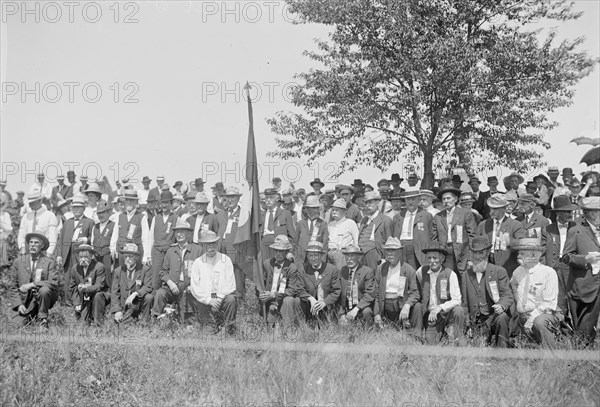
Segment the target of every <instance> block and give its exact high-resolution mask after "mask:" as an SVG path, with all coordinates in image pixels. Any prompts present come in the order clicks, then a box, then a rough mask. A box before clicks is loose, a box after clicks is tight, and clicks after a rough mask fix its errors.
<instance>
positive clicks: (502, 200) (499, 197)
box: [486, 194, 508, 209]
mask: <svg viewBox="0 0 600 407" xmlns="http://www.w3.org/2000/svg"><path fill="white" fill-rule="evenodd" d="M486 203H487V205H488V206H489V207H490V208H495V209H496V208H504V207H506V206H508V200H507V199H506V196H504V194H494V195H492V196H490V197H489V198H488V199H487V200H486Z"/></svg>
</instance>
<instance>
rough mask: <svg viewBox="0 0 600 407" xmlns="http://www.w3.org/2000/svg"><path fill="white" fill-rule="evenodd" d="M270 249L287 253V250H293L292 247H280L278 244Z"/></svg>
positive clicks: (274, 244)
mask: <svg viewBox="0 0 600 407" xmlns="http://www.w3.org/2000/svg"><path fill="white" fill-rule="evenodd" d="M269 247H270V248H271V249H273V250H281V251H287V250H291V249H292V245H279V244H276V243H273V244H272V245H270V246H269Z"/></svg>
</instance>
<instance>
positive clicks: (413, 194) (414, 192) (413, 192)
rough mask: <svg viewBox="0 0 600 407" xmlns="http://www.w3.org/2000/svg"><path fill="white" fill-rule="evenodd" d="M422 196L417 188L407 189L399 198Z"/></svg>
mask: <svg viewBox="0 0 600 407" xmlns="http://www.w3.org/2000/svg"><path fill="white" fill-rule="evenodd" d="M420 195H422V193H421V191H419V188H417V187H408V188H406V189H405V190H404V192H403V193H402V196H401V198H416V197H418V196H420Z"/></svg>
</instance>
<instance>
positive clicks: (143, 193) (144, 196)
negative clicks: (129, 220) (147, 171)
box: [138, 175, 152, 204]
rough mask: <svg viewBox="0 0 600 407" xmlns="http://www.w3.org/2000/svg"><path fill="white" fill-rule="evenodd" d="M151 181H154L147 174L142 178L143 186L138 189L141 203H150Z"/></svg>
mask: <svg viewBox="0 0 600 407" xmlns="http://www.w3.org/2000/svg"><path fill="white" fill-rule="evenodd" d="M151 182H152V180H151V179H150V177H149V176H147V175H146V176H144V178H142V186H143V188H142V189H139V190H138V197H139V198H140V203H141V204H145V203H148V195H149V194H150V183H151Z"/></svg>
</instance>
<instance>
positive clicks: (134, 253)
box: [119, 250, 140, 256]
mask: <svg viewBox="0 0 600 407" xmlns="http://www.w3.org/2000/svg"><path fill="white" fill-rule="evenodd" d="M119 253H120V254H133V255H137V256H140V252H132V251H131V250H120V251H119Z"/></svg>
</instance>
